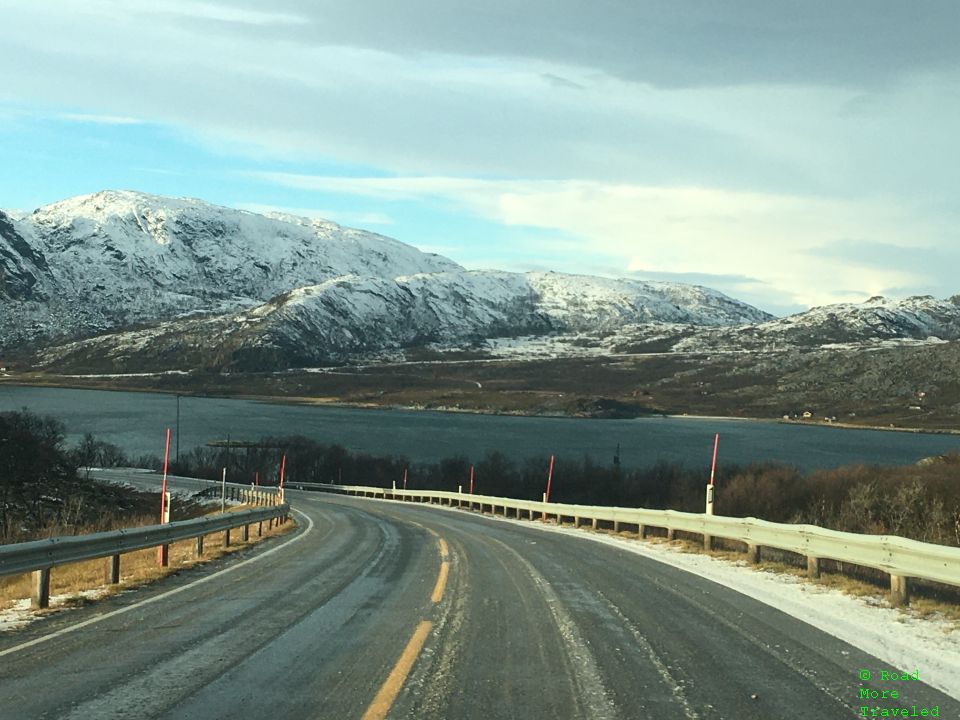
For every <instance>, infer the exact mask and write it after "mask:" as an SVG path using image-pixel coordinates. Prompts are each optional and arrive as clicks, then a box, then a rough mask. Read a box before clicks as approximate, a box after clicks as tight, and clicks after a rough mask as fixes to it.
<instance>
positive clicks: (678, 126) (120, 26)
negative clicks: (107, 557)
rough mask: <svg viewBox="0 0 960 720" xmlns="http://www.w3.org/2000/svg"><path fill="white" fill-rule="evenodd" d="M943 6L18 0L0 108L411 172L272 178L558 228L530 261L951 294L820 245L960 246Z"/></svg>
mask: <svg viewBox="0 0 960 720" xmlns="http://www.w3.org/2000/svg"><path fill="white" fill-rule="evenodd" d="M936 4H937V8H938V9H937V12H933V11H932V10H931V11H929V12H927V11H921V10H916V9H914V8H909V9H902V8H901V9H898V10H896V12H894V11H893V9H890V12H889V13H888V12H883V13H880V12H877V13H872V12H863V11H862V9H863V7H865V5H863V4H861V5H860V6H859V7H857V8H854V7H852V6H851V7H847V6H844V7H840V5H837V4H834V5H836V7H834V6H833V5H831V7H830V8H828V9H824V11H823V13H819V14H806V15H804V14H803V13H800V14H797V13H783V12H782V7H780V6H778V5H777V4H776V3H771V2H769V1H764V2H760V1H759V0H758V1H757V2H750V1H749V0H738V3H737V6H738V7H741V8H749V9H750V11H749V12H747V11H746V10H744V12H741V13H732V12H731V11H729V10H718V9H716V8H712V7H706V6H705V5H704V4H703V3H686V2H677V3H666V4H661V5H662V7H660V6H657V7H654V6H655V5H656V4H655V3H654V4H652V5H651V4H649V3H637V4H631V3H622V4H620V5H622V7H619V6H618V8H612V7H611V8H609V9H608V10H609V12H598V11H597V10H596V9H595V8H593V7H592V6H589V4H583V3H579V4H567V5H562V9H557V7H555V6H556V3H553V2H550V1H549V0H531V1H530V2H529V3H522V4H517V3H505V2H503V1H502V0H499V1H498V2H493V4H492V5H489V7H488V6H487V5H484V8H483V9H482V11H481V10H476V9H475V8H472V7H470V6H469V5H467V4H460V3H457V2H451V3H447V4H442V3H441V4H437V3H433V2H421V1H420V0H411V2H409V3H402V4H397V3H376V2H371V3H356V2H354V3H346V2H343V3H338V2H330V3H308V2H306V1H305V0H277V1H276V2H274V3H272V4H271V5H270V8H271V9H270V10H265V9H264V7H265V6H263V5H262V4H261V3H257V2H253V0H245V1H244V0H231V1H229V2H228V1H227V0H222V1H216V2H214V1H211V2H199V3H195V2H188V1H187V0H132V1H131V2H124V3H120V2H111V1H109V0H88V1H87V2H84V3H74V2H68V1H66V0H51V2H49V3H47V2H43V3H38V2H32V3H28V2H19V3H16V2H15V3H8V4H7V5H8V7H5V9H4V23H5V27H6V29H7V35H6V38H5V42H4V43H3V44H0V67H3V68H4V69H5V74H4V77H3V82H2V83H0V98H10V99H13V100H15V101H16V102H18V103H23V104H24V105H27V106H30V107H44V108H48V107H54V108H70V109H71V110H73V111H76V112H74V113H73V114H72V119H74V120H77V121H81V120H80V118H84V119H83V120H82V121H84V122H98V121H99V122H109V121H110V120H111V119H114V120H119V121H123V120H125V119H132V118H142V119H143V120H144V121H145V122H150V123H162V124H164V125H169V126H174V127H176V128H178V129H180V130H181V131H182V132H183V134H184V135H185V136H186V137H188V138H190V139H196V138H201V139H203V140H204V141H205V142H207V143H208V144H210V145H212V146H214V148H215V149H217V150H219V151H221V152H222V153H223V154H224V155H228V156H230V155H232V156H236V155H238V154H245V155H246V156H250V157H254V158H255V159H256V160H257V161H259V162H261V163H262V162H263V161H272V160H275V159H277V158H283V159H285V160H293V161H296V162H298V163H302V162H309V161H310V160H315V159H318V158H319V159H322V160H324V161H333V162H334V163H337V164H340V165H345V166H350V167H354V168H355V167H364V168H375V169H379V170H382V171H383V173H384V174H390V175H397V176H400V177H391V178H370V179H359V180H357V179H350V178H312V179H310V178H299V179H298V178H297V177H295V176H290V175H286V176H285V175H282V174H280V175H277V174H274V175H268V176H261V178H262V179H267V180H269V181H271V182H279V183H282V184H286V185H289V186H291V187H299V188H301V189H302V188H314V189H317V190H325V191H328V192H341V193H354V194H362V195H364V196H367V197H371V198H375V199H396V198H406V199H411V200H415V201H423V200H430V199H439V200H441V201H442V202H444V203H454V204H459V205H460V206H462V207H464V208H467V209H469V210H470V211H471V212H473V213H475V214H477V215H479V216H481V217H483V218H486V219H490V220H493V221H496V222H500V223H504V224H506V225H518V226H519V225H530V226H533V227H537V228H545V229H547V230H548V231H549V230H555V231H556V232H557V238H556V239H552V240H551V241H550V242H551V243H552V248H547V249H544V248H539V250H540V251H541V252H544V253H551V252H553V253H556V254H557V255H558V256H560V255H562V256H563V257H564V258H568V260H565V262H568V263H569V264H570V266H571V269H572V268H573V267H575V266H576V265H579V266H585V265H591V264H596V265H604V266H607V265H616V266H618V267H622V268H623V272H628V271H630V270H631V269H637V270H641V271H647V272H657V273H681V274H682V273H686V274H691V273H694V274H701V275H709V276H730V277H733V276H736V277H749V278H756V279H757V280H758V281H762V282H765V283H768V285H769V293H770V294H771V296H773V295H774V294H777V293H780V294H784V293H785V294H787V295H789V298H790V302H795V303H799V304H810V303H816V302H823V301H826V300H830V299H837V298H841V297H848V295H847V293H854V294H855V295H857V294H858V295H860V296H868V295H870V294H874V293H878V292H884V291H886V290H888V289H890V288H921V287H924V286H926V287H937V288H941V287H946V286H947V285H949V284H951V283H954V282H955V281H954V280H953V278H952V277H951V276H950V270H949V268H947V267H944V266H943V264H940V266H937V265H936V264H931V267H930V268H929V269H925V268H923V267H922V264H912V265H909V266H903V265H901V264H898V263H895V262H886V263H881V262H870V263H867V262H859V261H858V259H857V258H856V257H855V256H850V255H849V254H847V255H846V256H845V257H841V256H839V255H838V254H837V253H831V252H829V248H831V247H833V246H836V244H837V243H838V242H840V241H843V242H846V243H848V245H849V243H850V242H861V243H866V244H870V243H873V244H874V245H875V246H876V245H878V244H879V245H884V246H891V247H901V248H913V249H916V250H917V252H918V253H923V252H926V249H929V248H934V247H938V248H940V249H941V250H943V249H944V248H948V247H951V246H952V244H955V238H954V235H953V234H952V233H953V231H952V228H953V227H954V226H955V220H956V216H955V214H954V215H951V213H955V207H956V197H955V194H956V191H955V189H954V188H956V187H957V185H958V183H957V177H956V175H957V167H958V166H960V135H958V134H957V133H956V130H955V127H954V125H955V118H956V117H958V116H960V80H958V75H957V72H956V58H957V57H958V56H960V49H958V48H960V46H958V45H957V44H956V43H955V42H954V35H955V33H954V32H952V30H951V28H952V27H955V23H954V24H953V25H951V21H952V20H955V19H956V17H957V10H956V5H955V3H953V4H951V3H945V2H938V3H936ZM841 5H842V4H841ZM930 5H931V4H930V3H928V4H927V5H926V6H925V7H927V6H930ZM521 6H522V7H521ZM718 18H724V19H725V21H724V22H718ZM741 18H750V20H749V22H748V21H745V20H742V19H741ZM727 20H729V22H727ZM850 28H854V29H855V30H856V32H850V31H848V30H849V29H850ZM666 29H669V30H670V32H664V30H666ZM534 30H535V32H534ZM886 33H895V37H897V38H898V42H897V43H894V44H890V43H887V42H883V41H882V40H883V38H886V37H888V36H889V37H892V36H894V35H888V34H886ZM638 37H639V38H641V39H638ZM784 42H786V43H787V46H785V45H784V44H783V43H784ZM801 50H802V51H803V52H804V53H805V54H804V62H799V61H798V57H797V56H796V55H795V54H794V53H795V52H799V51H801ZM0 111H2V108H0ZM474 178H480V179H474ZM483 178H487V179H483ZM489 178H502V179H494V180H491V179H489ZM518 178H539V179H535V180H522V179H518ZM544 178H549V180H547V179H544ZM826 198H830V199H826ZM290 202H291V203H301V202H303V201H302V200H300V199H297V200H291V201H290ZM323 202H324V204H326V203H327V202H328V200H326V199H325V200H324V201H323ZM319 212H320V213H323V214H325V215H326V216H328V217H332V218H334V219H337V220H338V221H340V222H344V223H346V224H356V225H367V224H383V222H384V221H385V220H389V218H386V217H384V216H382V215H373V216H370V215H367V216H365V217H359V218H358V217H356V216H353V217H351V216H350V214H349V213H337V212H325V211H319ZM408 239H409V240H412V241H414V242H415V241H416V240H415V238H408ZM529 242H530V243H531V244H530V247H531V248H533V249H537V246H536V245H535V244H533V243H535V242H536V241H535V240H531V241H529ZM437 244H441V243H440V242H438V243H437ZM442 244H444V245H447V244H448V240H447V239H445V238H444V239H443V240H442ZM451 254H453V253H451ZM474 254H476V253H474ZM595 258H599V260H598V261H597V262H596V263H594V262H593V261H594V259H595Z"/></svg>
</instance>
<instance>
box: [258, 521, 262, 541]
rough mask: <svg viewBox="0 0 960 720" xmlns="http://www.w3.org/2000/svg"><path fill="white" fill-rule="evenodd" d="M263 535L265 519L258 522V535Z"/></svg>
mask: <svg viewBox="0 0 960 720" xmlns="http://www.w3.org/2000/svg"><path fill="white" fill-rule="evenodd" d="M262 535H263V520H261V521H260V522H258V523H257V537H261V536H262Z"/></svg>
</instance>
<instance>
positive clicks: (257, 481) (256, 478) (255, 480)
mask: <svg viewBox="0 0 960 720" xmlns="http://www.w3.org/2000/svg"><path fill="white" fill-rule="evenodd" d="M253 484H254V485H255V486H256V487H260V471H259V470H257V472H256V473H254V475H253Z"/></svg>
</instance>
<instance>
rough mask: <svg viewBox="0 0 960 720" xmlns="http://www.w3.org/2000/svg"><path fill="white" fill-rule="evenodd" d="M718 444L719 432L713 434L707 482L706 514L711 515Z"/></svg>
mask: <svg viewBox="0 0 960 720" xmlns="http://www.w3.org/2000/svg"><path fill="white" fill-rule="evenodd" d="M719 445H720V433H716V434H715V435H714V436H713V462H712V463H711V465H710V482H709V483H707V515H713V481H714V480H715V478H716V475H717V448H718V446H719Z"/></svg>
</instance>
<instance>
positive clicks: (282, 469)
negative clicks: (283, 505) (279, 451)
mask: <svg viewBox="0 0 960 720" xmlns="http://www.w3.org/2000/svg"><path fill="white" fill-rule="evenodd" d="M286 470H287V454H286V453H284V454H283V458H282V459H281V460H280V502H283V475H284V473H285V472H286Z"/></svg>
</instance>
